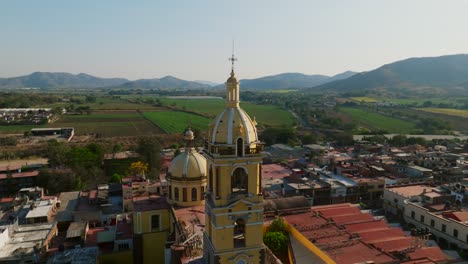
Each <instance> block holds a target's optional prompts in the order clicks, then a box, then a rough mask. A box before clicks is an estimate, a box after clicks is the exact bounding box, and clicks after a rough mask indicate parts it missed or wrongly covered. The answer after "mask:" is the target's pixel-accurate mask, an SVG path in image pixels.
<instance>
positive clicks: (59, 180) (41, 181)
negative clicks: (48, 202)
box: [38, 169, 81, 194]
mask: <svg viewBox="0 0 468 264" xmlns="http://www.w3.org/2000/svg"><path fill="white" fill-rule="evenodd" d="M80 181H81V180H80V179H79V178H77V176H76V173H74V172H73V171H72V170H70V169H42V170H40V171H39V176H38V185H39V186H40V187H44V188H45V189H47V190H48V191H49V193H50V194H56V193H60V192H68V191H73V190H81V188H80V187H81V184H80Z"/></svg>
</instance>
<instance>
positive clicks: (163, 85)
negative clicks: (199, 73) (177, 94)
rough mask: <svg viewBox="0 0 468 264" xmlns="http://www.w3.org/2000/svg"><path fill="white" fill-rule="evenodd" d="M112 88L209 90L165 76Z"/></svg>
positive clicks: (194, 83)
mask: <svg viewBox="0 0 468 264" xmlns="http://www.w3.org/2000/svg"><path fill="white" fill-rule="evenodd" d="M114 87H116V88H126V89H136V88H140V89H173V88H177V89H206V88H210V87H211V86H210V85H207V84H202V83H199V82H191V81H186V80H182V79H178V78H176V77H172V76H166V77H163V78H160V79H157V78H156V79H140V80H136V81H130V82H126V83H124V84H121V85H118V86H114Z"/></svg>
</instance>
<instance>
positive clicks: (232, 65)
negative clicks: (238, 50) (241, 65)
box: [228, 39, 237, 75]
mask: <svg viewBox="0 0 468 264" xmlns="http://www.w3.org/2000/svg"><path fill="white" fill-rule="evenodd" d="M228 60H229V61H231V75H232V74H234V62H235V61H237V58H236V57H235V56H234V39H233V40H232V56H231V57H230V58H229V59H228Z"/></svg>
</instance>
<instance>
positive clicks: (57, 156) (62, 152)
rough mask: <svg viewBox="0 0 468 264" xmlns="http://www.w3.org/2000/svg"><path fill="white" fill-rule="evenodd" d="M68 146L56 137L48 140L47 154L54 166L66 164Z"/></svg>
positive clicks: (51, 164)
mask: <svg viewBox="0 0 468 264" xmlns="http://www.w3.org/2000/svg"><path fill="white" fill-rule="evenodd" d="M67 152H68V146H67V145H65V144H64V143H63V142H58V141H57V140H55V139H52V140H49V141H47V148H46V156H47V158H48V159H49V165H50V166H51V167H52V168H57V167H63V166H65V164H66V157H65V156H66V153H67Z"/></svg>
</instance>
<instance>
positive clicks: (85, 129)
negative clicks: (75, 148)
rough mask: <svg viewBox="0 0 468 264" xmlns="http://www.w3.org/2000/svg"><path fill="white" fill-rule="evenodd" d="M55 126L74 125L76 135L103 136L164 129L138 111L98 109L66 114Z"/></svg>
mask: <svg viewBox="0 0 468 264" xmlns="http://www.w3.org/2000/svg"><path fill="white" fill-rule="evenodd" d="M50 125H52V126H53V127H74V128H75V134H76V135H87V134H99V135H100V136H101V137H119V136H130V135H134V136H137V135H150V134H160V133H163V131H162V130H161V129H160V128H158V127H157V126H155V125H154V124H152V123H151V122H149V121H148V120H146V119H145V118H144V117H143V116H142V115H141V114H139V113H138V112H137V111H131V110H127V111H117V110H115V111H96V112H93V113H91V114H90V115H64V116H62V117H61V118H60V119H59V120H58V121H57V122H55V123H54V124H49V126H50Z"/></svg>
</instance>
